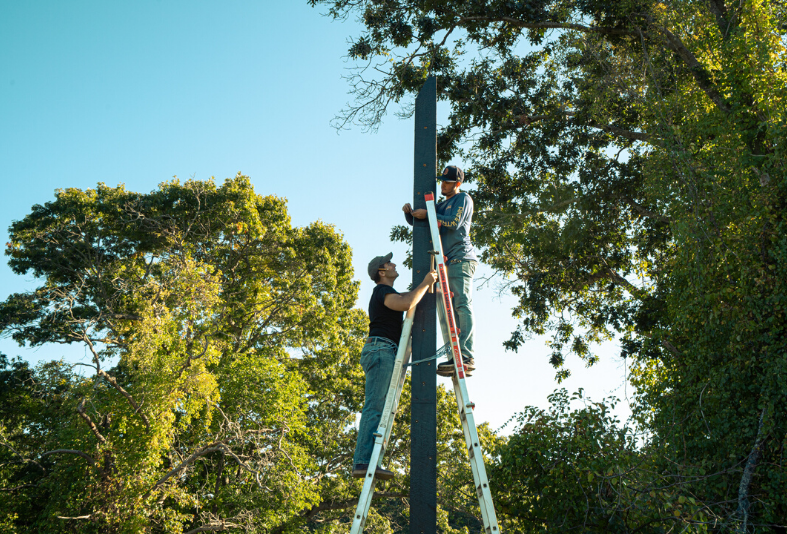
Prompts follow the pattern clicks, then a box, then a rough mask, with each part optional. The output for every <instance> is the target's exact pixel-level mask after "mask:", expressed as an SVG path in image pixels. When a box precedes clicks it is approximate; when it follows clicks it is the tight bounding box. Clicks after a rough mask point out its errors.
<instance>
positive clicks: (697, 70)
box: [647, 16, 732, 114]
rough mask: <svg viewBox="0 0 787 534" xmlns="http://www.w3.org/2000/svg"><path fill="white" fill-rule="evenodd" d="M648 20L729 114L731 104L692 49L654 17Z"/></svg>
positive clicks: (721, 108)
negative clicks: (727, 101) (717, 87)
mask: <svg viewBox="0 0 787 534" xmlns="http://www.w3.org/2000/svg"><path fill="white" fill-rule="evenodd" d="M647 19H648V22H650V23H651V24H652V25H653V26H654V27H656V28H658V29H659V31H661V32H662V33H663V34H664V36H665V37H666V38H667V48H669V49H670V50H672V51H673V52H675V53H676V54H678V56H680V58H681V59H682V60H683V62H684V63H686V66H687V67H688V68H689V71H690V72H691V74H692V76H694V80H695V81H696V82H697V85H699V86H700V89H702V90H703V91H705V94H706V95H708V98H710V99H711V100H712V101H713V103H714V104H716V107H717V108H719V109H720V110H721V111H723V112H724V113H726V114H729V113H730V112H731V111H732V110H731V109H730V106H729V105H727V103H726V102H725V101H724V98H723V97H722V96H721V94H720V93H719V91H718V89H716V86H715V85H714V84H713V80H711V77H710V74H709V73H708V71H707V70H706V69H705V67H703V66H702V64H701V63H700V62H699V61H697V58H696V57H695V56H694V54H692V53H691V51H690V50H689V49H688V48H686V45H684V44H683V41H681V40H680V37H678V36H677V35H675V34H673V33H672V32H671V31H669V30H668V29H667V28H664V27H663V26H659V25H657V24H655V23H654V22H653V19H652V18H651V17H650V16H648V17H647Z"/></svg>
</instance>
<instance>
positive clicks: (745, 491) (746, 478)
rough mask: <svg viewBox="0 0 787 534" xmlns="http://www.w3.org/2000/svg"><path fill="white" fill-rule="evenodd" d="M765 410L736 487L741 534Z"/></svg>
mask: <svg viewBox="0 0 787 534" xmlns="http://www.w3.org/2000/svg"><path fill="white" fill-rule="evenodd" d="M767 409H768V407H767V406H766V407H765V408H763V409H762V412H760V422H759V424H758V425H757V437H756V438H755V440H754V447H753V448H752V450H751V452H750V453H749V457H748V459H747V460H746V467H745V468H744V469H743V476H742V477H741V483H740V485H739V486H738V511H737V514H738V515H739V516H741V517H743V522H741V524H740V525H739V526H738V532H741V533H744V532H746V531H747V530H746V527H747V523H748V521H749V486H750V485H751V479H752V476H754V470H755V469H756V468H757V462H759V460H760V449H761V447H762V442H763V441H764V440H765V436H764V434H763V431H762V429H763V422H764V421H765V413H766V411H767Z"/></svg>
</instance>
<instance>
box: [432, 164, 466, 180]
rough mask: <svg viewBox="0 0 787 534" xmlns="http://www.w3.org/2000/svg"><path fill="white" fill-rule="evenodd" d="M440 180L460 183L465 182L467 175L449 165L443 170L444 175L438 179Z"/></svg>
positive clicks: (454, 166)
mask: <svg viewBox="0 0 787 534" xmlns="http://www.w3.org/2000/svg"><path fill="white" fill-rule="evenodd" d="M437 179H438V180H442V181H443V182H459V183H462V182H464V181H465V173H464V172H462V169H460V168H459V167H457V166H456V165H449V166H448V167H446V168H445V169H444V170H443V175H442V176H438V177H437Z"/></svg>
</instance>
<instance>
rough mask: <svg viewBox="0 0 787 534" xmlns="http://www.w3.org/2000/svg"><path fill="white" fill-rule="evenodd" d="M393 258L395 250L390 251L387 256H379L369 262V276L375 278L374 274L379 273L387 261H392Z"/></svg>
mask: <svg viewBox="0 0 787 534" xmlns="http://www.w3.org/2000/svg"><path fill="white" fill-rule="evenodd" d="M391 258H393V252H389V253H388V254H386V255H385V256H377V257H376V258H374V259H373V260H372V261H370V262H369V278H371V279H372V280H374V275H375V274H377V271H378V270H379V269H380V268H382V267H383V266H384V265H385V264H386V263H388V262H389V261H391Z"/></svg>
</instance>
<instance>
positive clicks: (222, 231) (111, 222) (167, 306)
mask: <svg viewBox="0 0 787 534" xmlns="http://www.w3.org/2000/svg"><path fill="white" fill-rule="evenodd" d="M7 254H8V255H9V256H10V260H9V264H10V265H11V267H12V268H13V269H14V271H15V272H17V273H19V274H32V275H34V276H35V277H36V278H37V279H39V280H40V284H39V287H38V288H37V289H35V290H33V291H31V292H29V293H24V294H15V295H12V296H10V297H9V298H8V299H7V300H6V301H5V302H4V303H2V304H0V325H1V326H2V329H3V332H4V333H5V334H6V335H9V334H10V335H12V336H13V337H14V339H16V340H17V341H18V342H20V343H27V344H29V345H32V346H35V345H41V344H44V343H61V344H73V343H81V344H83V345H84V346H85V347H86V351H87V352H88V353H89V354H91V355H92V361H91V362H90V363H78V364H67V363H65V362H51V363H47V364H42V365H40V366H38V367H37V368H34V369H33V368H30V367H29V366H28V365H27V364H26V363H25V362H23V361H20V360H15V361H9V360H8V359H7V358H5V357H3V359H2V361H0V406H2V408H0V445H1V446H0V456H1V457H2V461H1V462H0V465H2V467H0V484H1V485H2V488H3V491H4V495H7V496H9V498H8V499H6V500H3V501H2V504H0V517H2V518H4V519H2V521H4V522H5V523H6V524H9V525H11V524H13V525H14V526H15V528H17V529H18V530H20V531H26V532H27V531H30V532H33V531H41V532H142V531H146V532H185V531H189V530H192V529H198V528H202V531H204V530H226V529H229V528H232V529H242V530H245V531H247V532H261V531H270V530H272V529H274V528H276V527H278V526H279V525H282V524H284V523H286V522H287V521H291V520H292V519H293V518H294V517H299V516H300V515H301V514H303V512H304V510H308V509H310V508H311V507H312V506H314V505H316V504H318V503H320V502H321V501H322V500H323V498H325V497H326V495H329V494H330V491H331V487H330V486H331V484H332V481H331V480H329V479H328V478H325V475H329V476H335V475H336V473H337V472H338V471H339V468H340V467H341V471H342V474H341V476H340V477H339V478H344V479H345V480H346V479H348V475H349V473H348V472H346V471H347V465H346V464H341V463H337V464H336V465H332V466H330V468H329V469H326V466H325V464H324V460H325V458H326V454H325V451H321V454H315V449H317V448H320V447H321V445H322V444H321V443H320V442H319V439H320V437H322V438H326V437H328V436H330V437H331V439H334V440H338V442H340V443H341V447H340V448H339V450H341V452H342V454H345V455H346V451H347V450H348V448H349V443H350V441H352V434H351V433H349V432H347V431H346V422H347V420H348V418H349V417H350V416H351V415H354V413H355V411H357V409H358V405H357V404H358V399H359V398H362V394H361V389H362V387H363V381H362V379H359V376H358V375H359V371H358V365H357V357H358V354H359V353H360V343H361V335H360V333H361V331H362V329H363V327H364V322H365V317H364V316H363V314H362V313H361V312H358V310H354V309H353V308H352V306H353V305H354V303H355V299H356V296H357V290H358V284H357V282H354V281H353V280H352V274H353V271H352V265H351V256H350V248H349V247H348V246H347V244H346V243H345V242H344V241H343V239H342V236H341V235H340V234H339V233H337V232H336V231H335V229H333V228H332V227H330V226H328V225H324V224H322V223H319V222H318V223H313V224H311V225H309V226H308V227H305V228H293V227H292V226H291V224H290V220H289V217H288V216H287V210H286V205H285V203H284V201H282V200H281V199H278V198H275V197H271V196H269V197H263V196H259V195H256V194H255V193H254V191H253V189H252V187H251V185H250V183H249V180H248V179H247V178H246V177H244V176H240V175H239V176H238V177H236V178H235V179H231V180H227V181H226V182H225V183H224V184H222V185H220V186H217V185H216V184H214V183H213V182H212V181H207V182H199V181H189V182H186V183H185V184H181V183H179V182H177V181H174V182H169V183H165V184H162V185H161V187H160V188H159V189H158V190H156V191H153V192H152V193H149V194H137V193H132V192H128V191H126V190H125V189H124V188H123V187H117V188H111V187H107V186H104V185H102V184H100V185H99V186H98V187H97V188H96V189H95V190H86V191H81V190H76V189H67V190H63V191H58V192H57V195H56V199H55V200H54V201H52V202H48V203H46V204H45V205H43V206H35V207H34V208H33V210H32V212H31V213H30V215H28V216H27V217H25V219H23V220H22V221H19V222H16V223H14V224H13V225H12V227H11V243H10V244H9V247H8V250H7ZM75 368H78V369H85V368H87V369H92V370H91V371H90V372H89V373H88V374H86V375H80V374H76V373H75V372H74V370H75ZM337 370H341V372H337ZM315 373H322V374H323V376H322V377H320V379H319V380H317V379H316V378H317V377H316V376H315ZM334 394H337V395H341V396H343V397H344V398H345V399H346V402H345V403H340V404H333V403H331V404H330V405H327V404H325V403H320V402H319V401H318V399H320V398H323V399H324V398H326V397H328V396H332V395H334ZM334 449H336V447H334ZM350 450H351V449H350ZM219 527H221V528H219ZM9 528H10V527H9Z"/></svg>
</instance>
